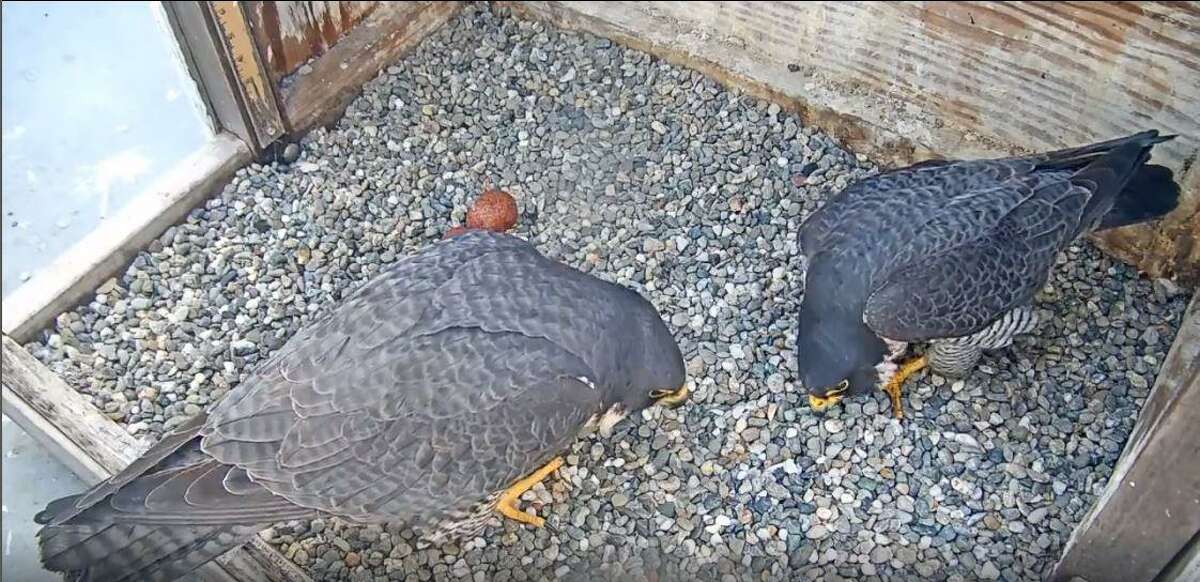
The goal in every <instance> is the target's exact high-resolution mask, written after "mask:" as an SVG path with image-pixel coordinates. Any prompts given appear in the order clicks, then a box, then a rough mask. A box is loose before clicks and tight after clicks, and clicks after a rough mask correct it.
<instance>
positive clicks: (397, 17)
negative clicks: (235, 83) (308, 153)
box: [281, 2, 463, 133]
mask: <svg viewBox="0 0 1200 582" xmlns="http://www.w3.org/2000/svg"><path fill="white" fill-rule="evenodd" d="M462 5H463V3H462V2H394V3H386V4H384V5H381V6H379V7H378V8H377V9H376V10H375V11H374V12H372V13H371V15H370V16H368V17H367V18H366V19H364V20H363V21H362V22H360V23H359V24H358V25H357V26H355V27H354V29H353V30H351V31H350V32H349V33H348V34H347V35H345V36H344V37H343V38H342V39H341V41H340V42H338V44H337V45H336V46H334V47H333V48H332V49H331V50H330V51H329V52H327V53H325V55H324V56H322V57H321V58H319V59H317V60H316V61H314V62H313V63H311V67H312V71H311V72H308V73H307V74H303V75H300V74H297V75H293V76H291V77H289V78H287V79H285V80H284V81H283V84H282V88H281V94H282V97H283V108H284V114H285V116H286V117H287V120H288V125H289V127H290V128H291V130H292V131H293V132H295V133H299V132H303V131H306V130H308V129H310V128H312V127H314V126H316V125H319V124H322V123H325V122H328V121H331V120H333V119H335V118H336V117H337V116H339V115H341V113H342V111H343V110H344V109H345V108H346V106H347V105H349V104H350V101H351V100H353V98H354V96H355V95H357V94H358V93H359V92H360V91H361V90H362V85H363V83H366V82H367V81H368V80H370V79H371V78H372V77H374V76H375V75H377V74H378V73H379V71H380V70H382V69H383V68H384V67H386V66H387V65H389V64H391V63H393V62H395V61H396V59H398V58H399V57H400V55H402V54H403V53H404V52H406V51H408V50H410V49H411V48H412V47H414V46H416V45H417V43H419V42H421V40H422V39H424V38H425V37H426V36H428V35H429V34H430V33H432V32H433V31H434V30H437V29H438V28H439V27H440V26H442V25H443V24H445V23H446V21H447V20H449V19H450V18H451V17H453V16H454V15H455V14H456V13H457V12H458V11H459V10H460V9H461V8H462Z"/></svg>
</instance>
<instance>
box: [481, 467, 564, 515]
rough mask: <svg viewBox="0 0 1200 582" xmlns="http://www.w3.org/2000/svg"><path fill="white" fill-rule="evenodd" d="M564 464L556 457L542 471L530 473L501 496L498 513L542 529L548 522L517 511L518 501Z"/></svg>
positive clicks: (497, 503)
mask: <svg viewBox="0 0 1200 582" xmlns="http://www.w3.org/2000/svg"><path fill="white" fill-rule="evenodd" d="M562 464H563V460H562V457H555V458H554V460H552V461H550V462H549V463H546V464H545V465H543V466H542V468H541V469H538V470H537V471H534V472H533V473H530V474H529V475H528V476H527V477H525V478H524V479H521V480H520V481H517V482H516V483H514V484H513V485H512V487H509V488H508V489H507V490H506V491H505V492H504V493H503V494H502V495H500V500H499V501H497V502H496V511H498V512H500V515H503V516H504V517H507V518H509V519H513V520H516V521H519V522H521V523H525V524H529V525H532V526H533V527H542V526H544V525H546V520H544V519H542V518H540V517H537V516H536V515H530V514H528V513H526V512H524V511H521V510H520V509H517V500H519V499H520V498H521V496H522V495H524V494H525V492H526V491H529V490H530V489H532V488H533V486H534V485H537V484H538V483H540V482H541V481H542V479H545V478H546V476H547V475H549V474H550V473H553V472H554V471H555V470H557V469H558V468H559V467H561V466H562Z"/></svg>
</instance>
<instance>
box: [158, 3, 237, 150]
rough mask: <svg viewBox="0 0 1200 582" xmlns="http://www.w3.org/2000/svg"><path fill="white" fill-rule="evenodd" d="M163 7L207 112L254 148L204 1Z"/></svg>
mask: <svg viewBox="0 0 1200 582" xmlns="http://www.w3.org/2000/svg"><path fill="white" fill-rule="evenodd" d="M162 8H163V11H164V12H165V13H166V14H167V21H168V22H169V23H170V25H171V29H172V31H173V32H174V33H175V40H176V41H177V42H178V43H179V47H180V50H181V52H183V54H184V58H185V60H186V61H187V66H188V72H189V73H190V74H191V75H192V78H193V79H194V80H195V81H196V84H197V85H199V86H200V88H201V91H200V96H201V98H202V99H203V100H204V104H205V106H206V107H207V108H208V111H209V114H210V115H211V116H212V117H214V118H215V120H216V122H217V124H218V126H219V127H220V128H221V129H223V130H225V131H228V132H230V133H232V134H234V135H236V136H238V137H239V138H241V139H242V141H243V142H245V143H246V146H247V147H249V148H251V149H253V148H255V147H257V143H258V136H257V135H256V134H255V133H254V128H253V127H252V126H251V125H250V121H249V119H248V118H247V116H246V114H245V112H244V111H242V103H241V94H240V93H239V89H238V87H237V85H236V84H235V83H234V79H235V78H236V77H235V76H234V72H233V70H232V67H231V66H230V65H229V64H228V63H227V62H226V60H225V57H224V48H223V46H222V44H221V40H220V38H219V37H218V36H217V35H216V32H215V30H214V28H213V24H212V21H211V18H210V15H209V13H208V7H207V6H206V4H205V3H204V2H203V1H201V0H181V1H178V2H163V3H162Z"/></svg>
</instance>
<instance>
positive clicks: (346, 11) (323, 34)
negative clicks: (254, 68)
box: [245, 0, 380, 84]
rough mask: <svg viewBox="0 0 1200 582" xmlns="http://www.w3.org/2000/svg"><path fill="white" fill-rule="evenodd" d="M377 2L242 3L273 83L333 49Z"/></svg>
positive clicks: (293, 0)
mask: <svg viewBox="0 0 1200 582" xmlns="http://www.w3.org/2000/svg"><path fill="white" fill-rule="evenodd" d="M379 4H380V3H379V2H304V1H297V0H283V1H280V2H263V1H257V0H256V1H253V2H246V3H245V7H246V15H247V18H248V19H249V20H250V25H251V28H252V29H253V30H254V38H255V41H256V42H257V44H258V47H259V51H260V52H261V54H262V56H263V60H264V64H265V66H266V68H267V71H268V73H269V74H270V76H271V79H272V81H273V82H275V83H276V84H278V83H279V81H280V80H281V79H283V78H284V77H286V76H288V75H290V74H292V73H294V72H296V69H299V68H300V67H301V66H303V65H304V64H305V63H307V62H308V61H309V60H310V59H314V58H317V57H320V56H321V55H323V54H325V53H326V52H328V51H329V49H331V48H333V46H334V45H335V44H337V43H338V41H339V40H341V38H342V37H343V36H345V35H346V34H347V33H348V32H350V30H351V29H352V28H354V26H355V25H357V24H358V23H359V22H360V21H362V19H364V18H366V17H367V16H368V15H370V14H371V12H373V11H374V10H375V9H376V8H377V7H378V6H379Z"/></svg>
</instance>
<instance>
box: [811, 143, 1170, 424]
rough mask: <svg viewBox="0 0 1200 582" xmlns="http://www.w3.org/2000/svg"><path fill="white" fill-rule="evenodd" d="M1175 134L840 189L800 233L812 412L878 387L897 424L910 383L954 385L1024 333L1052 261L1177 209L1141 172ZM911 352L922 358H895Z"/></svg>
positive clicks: (931, 167) (912, 171)
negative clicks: (1080, 243)
mask: <svg viewBox="0 0 1200 582" xmlns="http://www.w3.org/2000/svg"><path fill="white" fill-rule="evenodd" d="M1173 137H1174V136H1159V135H1158V132H1157V131H1146V132H1142V133H1138V134H1136V135H1131V136H1128V137H1125V138H1121V139H1115V140H1111V141H1106V142H1102V143H1096V144H1092V145H1088V146H1083V147H1078V148H1072V149H1066V150H1060V151H1054V152H1049V153H1043V154H1040V155H1031V156H1022V157H1008V158H999V159H988V160H931V161H927V162H922V163H919V164H916V165H913V166H910V167H907V168H902V169H897V170H892V171H888V172H883V173H880V174H877V175H875V176H872V177H870V178H867V179H865V180H862V181H859V182H856V183H854V184H852V185H850V186H849V187H847V188H846V189H844V190H843V191H841V192H839V193H838V194H837V195H836V196H835V197H833V198H832V199H831V200H830V201H829V202H828V203H827V204H826V205H824V206H823V207H821V208H820V209H819V210H818V211H816V212H815V213H813V215H812V216H810V217H809V218H808V219H807V220H806V221H805V222H804V224H803V225H802V226H801V228H800V232H799V237H800V247H801V252H802V253H803V254H804V255H805V258H806V259H807V263H808V268H807V270H806V273H805V283H804V298H803V300H802V302H801V306H800V311H799V318H798V319H799V321H798V323H799V331H798V341H797V345H796V351H797V360H798V362H797V363H798V369H799V377H800V381H801V383H802V384H803V385H804V387H805V388H806V389H807V391H808V394H809V402H810V404H811V405H812V407H813V408H814V409H816V410H822V409H824V408H826V407H828V406H830V405H832V404H833V403H835V402H837V401H838V400H840V399H841V398H843V397H847V396H856V395H861V394H865V393H868V392H869V391H870V390H872V389H874V388H876V387H879V386H882V387H883V389H884V390H885V391H886V392H887V393H888V394H889V396H890V397H891V401H892V410H893V413H894V414H895V416H896V417H897V418H900V417H902V415H903V412H902V408H901V405H900V387H901V384H902V383H903V382H904V380H905V379H906V378H907V377H909V376H910V375H912V374H913V373H915V372H917V371H918V370H920V369H922V368H924V367H925V366H929V367H930V368H931V369H932V370H933V371H934V372H935V373H937V374H940V375H943V376H946V377H961V376H963V375H965V374H966V373H967V372H969V371H970V370H971V369H972V368H973V367H974V366H975V364H976V363H977V362H978V360H979V357H980V355H981V353H982V351H983V350H995V349H1000V348H1004V347H1007V346H1009V345H1011V343H1012V341H1013V338H1014V336H1016V335H1018V334H1023V333H1027V332H1029V331H1031V330H1032V329H1033V328H1034V326H1035V325H1036V323H1037V322H1036V318H1035V317H1034V312H1033V310H1032V308H1031V303H1032V301H1033V298H1034V296H1035V294H1036V293H1037V292H1038V291H1039V290H1040V289H1041V288H1042V287H1043V286H1044V285H1045V284H1046V282H1047V281H1048V279H1049V277H1050V274H1051V269H1052V268H1053V267H1054V265H1055V261H1056V258H1057V256H1058V254H1059V252H1061V251H1063V250H1064V249H1066V248H1067V247H1068V246H1069V245H1070V244H1071V243H1072V242H1074V241H1075V240H1076V239H1078V238H1079V237H1081V236H1083V235H1085V234H1088V233H1090V232H1093V231H1097V230H1104V229H1110V228H1117V227H1121V226H1127V225H1131V224H1137V223H1142V222H1146V221H1150V220H1153V219H1155V218H1158V217H1160V216H1163V215H1164V214H1167V213H1168V212H1170V211H1171V210H1173V209H1174V208H1175V207H1176V205H1177V204H1178V198H1179V186H1178V185H1177V184H1176V183H1175V182H1174V178H1173V176H1172V173H1171V171H1170V170H1169V169H1167V168H1165V167H1162V166H1157V165H1148V164H1147V163H1146V162H1147V161H1148V160H1149V158H1150V150H1151V149H1152V147H1153V146H1154V145H1155V144H1158V143H1161V142H1164V141H1167V140H1170V139H1172V138H1173ZM918 342H927V343H928V344H929V345H928V348H927V349H926V350H925V354H924V355H923V356H921V357H918V358H915V359H911V360H908V361H902V360H904V357H905V356H906V352H907V350H908V348H909V347H910V344H913V343H918Z"/></svg>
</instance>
